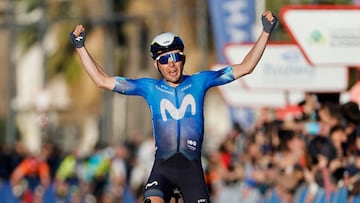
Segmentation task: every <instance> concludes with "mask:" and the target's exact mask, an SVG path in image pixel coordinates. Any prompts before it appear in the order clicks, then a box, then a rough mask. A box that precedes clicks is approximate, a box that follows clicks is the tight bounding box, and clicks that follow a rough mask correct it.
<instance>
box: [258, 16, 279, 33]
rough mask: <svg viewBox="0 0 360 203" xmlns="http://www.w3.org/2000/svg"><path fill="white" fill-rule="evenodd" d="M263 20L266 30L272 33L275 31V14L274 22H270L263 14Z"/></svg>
mask: <svg viewBox="0 0 360 203" xmlns="http://www.w3.org/2000/svg"><path fill="white" fill-rule="evenodd" d="M261 21H262V24H263V29H264V31H265V32H267V33H271V32H272V31H273V29H274V28H275V26H276V23H277V17H276V16H274V20H273V21H272V22H269V21H268V20H267V19H266V17H265V16H261Z"/></svg>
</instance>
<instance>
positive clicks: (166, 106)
mask: <svg viewBox="0 0 360 203" xmlns="http://www.w3.org/2000/svg"><path fill="white" fill-rule="evenodd" d="M188 106H190V108H191V114H192V115H195V114H196V104H195V99H194V97H193V96H192V95H191V94H188V95H186V96H185V97H184V99H183V101H182V103H181V105H180V107H179V109H177V108H176V107H175V106H174V104H173V103H171V102H170V101H169V100H167V99H162V100H161V101H160V111H161V117H162V119H163V121H167V119H168V118H167V114H166V112H168V113H169V114H170V116H171V117H172V118H173V119H175V120H181V119H182V118H184V116H185V111H186V108H187V107H188Z"/></svg>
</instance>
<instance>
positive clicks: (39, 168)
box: [10, 148, 51, 203]
mask: <svg viewBox="0 0 360 203" xmlns="http://www.w3.org/2000/svg"><path fill="white" fill-rule="evenodd" d="M48 155H49V151H48V149H47V148H41V151H40V153H39V154H29V155H28V156H26V157H25V159H24V160H23V161H21V162H20V164H19V165H18V166H16V168H15V169H14V171H13V172H12V174H11V177H10V183H11V186H12V187H13V192H14V194H15V195H16V196H18V197H21V198H22V199H23V201H24V202H29V203H30V202H33V201H34V199H35V198H38V197H39V196H40V197H41V196H42V194H43V192H44V189H45V188H47V187H48V186H49V185H50V183H51V177H50V168H49V165H48V164H47V162H46V160H47V158H48Z"/></svg>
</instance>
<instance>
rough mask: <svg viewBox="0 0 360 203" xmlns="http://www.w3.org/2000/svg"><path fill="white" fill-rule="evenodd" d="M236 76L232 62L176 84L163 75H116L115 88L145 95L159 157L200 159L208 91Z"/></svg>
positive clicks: (185, 78)
mask: <svg viewBox="0 0 360 203" xmlns="http://www.w3.org/2000/svg"><path fill="white" fill-rule="evenodd" d="M233 80H234V75H233V71H232V66H229V67H226V68H223V69H221V70H218V71H202V72H199V73H196V74H193V75H191V76H189V75H184V76H183V81H182V82H181V84H180V85H178V86H177V87H176V88H174V87H172V86H169V85H168V84H167V83H166V81H165V80H164V79H161V80H156V79H152V78H140V79H129V78H124V77H116V84H115V87H114V89H113V91H114V92H118V93H120V94H125V95H138V96H142V97H144V98H145V100H146V102H147V104H148V106H149V108H150V112H151V115H152V125H153V134H154V138H155V145H156V146H155V147H156V154H155V158H156V159H168V158H169V157H171V156H172V155H174V154H176V153H178V152H180V153H182V154H183V155H184V156H185V157H187V158H188V159H190V160H200V157H201V148H202V142H203V134H204V115H203V104H204V97H205V93H206V91H207V90H208V89H209V88H210V87H214V86H218V85H223V84H226V83H229V82H231V81H233Z"/></svg>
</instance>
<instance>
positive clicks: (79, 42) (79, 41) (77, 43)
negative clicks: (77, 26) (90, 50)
mask: <svg viewBox="0 0 360 203" xmlns="http://www.w3.org/2000/svg"><path fill="white" fill-rule="evenodd" d="M85 39H86V33H85V31H83V32H81V33H80V35H79V36H77V37H75V35H74V33H73V32H70V41H71V43H72V44H73V45H74V47H75V48H81V47H83V46H84V43H85Z"/></svg>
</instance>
